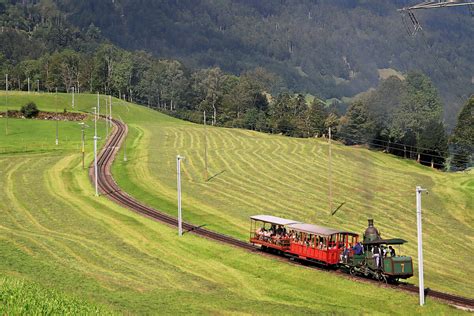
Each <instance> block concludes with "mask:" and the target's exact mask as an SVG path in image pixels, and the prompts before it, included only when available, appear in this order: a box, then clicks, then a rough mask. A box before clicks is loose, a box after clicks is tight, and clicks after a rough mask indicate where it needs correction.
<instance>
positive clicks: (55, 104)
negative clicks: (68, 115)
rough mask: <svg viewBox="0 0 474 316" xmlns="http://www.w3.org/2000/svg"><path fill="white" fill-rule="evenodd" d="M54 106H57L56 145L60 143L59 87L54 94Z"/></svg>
mask: <svg viewBox="0 0 474 316" xmlns="http://www.w3.org/2000/svg"><path fill="white" fill-rule="evenodd" d="M54 107H55V108H56V146H58V145H59V120H58V117H57V116H58V88H56V93H55V94H54Z"/></svg>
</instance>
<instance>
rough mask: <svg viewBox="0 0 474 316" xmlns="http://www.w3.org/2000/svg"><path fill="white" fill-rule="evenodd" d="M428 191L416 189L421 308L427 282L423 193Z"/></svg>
mask: <svg viewBox="0 0 474 316" xmlns="http://www.w3.org/2000/svg"><path fill="white" fill-rule="evenodd" d="M424 191H426V189H422V188H421V187H420V186H417V187H416V223H417V235H418V283H419V284H418V287H419V294H420V306H423V305H425V280H424V277H423V234H422V230H421V193H422V192H424Z"/></svg>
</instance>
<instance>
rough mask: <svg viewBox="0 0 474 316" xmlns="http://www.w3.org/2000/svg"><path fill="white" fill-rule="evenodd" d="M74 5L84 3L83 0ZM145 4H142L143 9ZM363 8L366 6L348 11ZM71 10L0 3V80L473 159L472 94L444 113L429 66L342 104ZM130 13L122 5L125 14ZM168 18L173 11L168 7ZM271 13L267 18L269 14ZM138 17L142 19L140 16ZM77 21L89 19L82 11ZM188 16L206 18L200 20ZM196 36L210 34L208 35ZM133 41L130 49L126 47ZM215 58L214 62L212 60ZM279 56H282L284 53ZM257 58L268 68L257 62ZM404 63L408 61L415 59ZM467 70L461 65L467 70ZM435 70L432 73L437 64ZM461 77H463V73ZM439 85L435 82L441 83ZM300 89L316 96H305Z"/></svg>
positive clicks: (274, 73) (431, 156)
mask: <svg viewBox="0 0 474 316" xmlns="http://www.w3.org/2000/svg"><path fill="white" fill-rule="evenodd" d="M368 2H371V1H368ZM81 3H82V5H85V4H86V3H88V1H84V2H81ZM171 3H172V4H174V5H176V6H177V7H179V8H175V7H173V6H171V7H167V6H162V7H163V8H165V7H166V8H167V10H171V11H170V14H171V13H173V12H174V14H177V12H181V11H180V10H185V8H186V5H189V3H187V1H172V2H171ZM205 3H207V2H206V1H200V2H198V4H197V7H198V8H199V7H200V6H201V5H204V4H205ZM219 3H222V4H225V3H227V2H226V1H222V2H219ZM262 3H266V2H262ZM278 3H280V2H278ZM112 4H113V5H116V6H124V5H125V4H126V1H124V2H120V3H119V2H118V1H115V2H112ZM90 5H91V7H89V9H90V10H89V11H87V10H86V8H85V7H84V8H82V7H81V8H82V9H83V10H85V11H84V12H86V11H87V12H94V14H96V13H97V12H102V11H101V10H106V9H105V8H107V5H106V4H103V3H100V4H99V3H95V4H90ZM108 5H110V3H109V4H108ZM155 5H158V4H157V3H155ZM281 5H282V6H284V5H285V1H281ZM346 5H347V4H346ZM102 6H105V8H103V7H102ZM143 6H145V7H146V6H148V4H147V1H144V3H143ZM236 6H237V7H238V8H240V9H239V10H243V9H242V8H241V7H240V6H249V7H252V8H253V9H252V10H257V9H258V10H257V11H258V12H260V13H261V14H263V13H262V12H267V11H268V10H274V11H272V12H274V15H275V14H276V12H280V11H281V10H283V7H279V6H275V7H273V8H270V7H266V6H263V5H262V6H263V7H262V8H258V6H256V7H255V6H254V5H251V4H250V2H249V3H247V2H246V1H236ZM153 8H154V7H153V5H151V4H150V11H152V9H153ZM216 8H219V6H212V8H209V11H206V12H212V10H217V9H216ZM296 8H298V6H296ZM363 8H364V6H362V8H353V9H354V10H362V9H363ZM369 8H370V10H375V9H374V8H373V7H367V8H365V9H366V10H369ZM211 9H212V10H211ZM75 10H76V11H75ZM77 10H78V8H76V4H75V3H67V2H62V1H51V0H41V1H18V2H17V1H0V22H1V25H2V29H1V32H0V40H1V41H2V46H1V48H0V67H1V70H2V73H4V74H6V75H8V78H7V77H5V78H1V80H0V82H2V83H3V84H2V85H3V86H5V87H6V86H8V88H9V89H10V90H12V89H16V90H28V89H31V90H40V91H47V92H52V91H55V90H56V89H58V90H59V91H67V92H72V91H73V90H74V91H75V92H101V93H105V94H112V95H115V96H120V97H121V98H126V99H128V100H130V101H133V102H137V103H140V104H143V105H145V106H149V107H153V108H157V109H159V110H161V111H164V112H166V113H169V114H171V115H173V116H177V117H180V118H183V119H186V120H190V121H194V122H199V123H202V122H203V113H204V111H205V112H206V113H207V123H208V124H212V125H219V126H228V127H239V128H247V129H252V130H258V131H262V132H269V133H278V134H283V135H288V136H293V137H322V136H324V137H327V134H328V129H329V128H331V130H332V137H333V138H335V139H339V140H341V141H342V142H344V143H345V144H347V145H361V144H364V145H366V146H369V147H372V148H374V149H379V150H384V151H386V152H388V153H392V154H395V155H399V156H402V157H406V158H409V159H416V160H418V161H419V162H420V163H423V164H426V165H431V166H433V167H436V168H440V169H447V170H462V169H466V168H468V167H469V166H471V165H472V160H473V154H472V153H473V148H474V144H473V139H474V138H473V131H472V130H473V128H474V122H473V117H472V106H473V100H472V98H471V99H470V100H468V101H464V102H463V103H462V106H463V107H462V110H461V111H460V114H459V116H458V115H456V114H457V113H456V114H453V109H452V108H450V109H449V110H447V107H446V106H444V104H445V102H443V98H442V97H441V95H440V93H439V91H438V89H437V87H438V84H436V76H434V79H433V77H432V76H431V75H430V73H432V71H429V70H428V71H427V72H424V71H407V72H404V73H403V74H404V75H403V77H401V78H400V77H396V76H393V77H389V78H387V79H384V80H381V81H379V80H378V79H374V80H373V81H372V80H369V81H367V82H366V84H362V85H361V86H359V87H358V88H357V89H355V90H352V91H351V92H350V93H349V92H347V94H348V95H351V96H352V98H351V101H350V102H349V103H348V104H345V103H343V102H340V101H338V100H337V99H330V98H333V97H342V96H344V95H345V94H346V92H344V93H341V92H340V91H342V90H339V89H340V88H341V86H339V87H336V86H332V87H331V86H328V85H326V83H322V82H320V83H318V84H315V85H314V86H305V85H300V84H295V82H292V81H291V80H290V81H289V80H288V76H287V73H286V72H285V71H283V72H281V71H279V69H276V68H272V67H263V66H261V65H260V64H259V63H248V64H246V65H245V67H241V68H233V67H227V66H226V65H225V64H223V65H222V67H221V66H219V65H217V64H219V62H218V61H219V57H218V56H217V55H218V54H214V53H212V54H211V53H210V55H209V56H208V59H209V63H207V64H206V63H200V62H197V63H195V62H191V63H187V60H188V59H187V58H184V59H182V58H181V57H183V56H184V55H189V56H195V55H194V53H193V52H186V50H184V51H183V52H182V53H181V54H178V53H175V52H173V50H172V49H171V48H172V45H170V44H167V43H162V44H163V45H164V46H169V47H170V50H169V51H168V53H169V54H170V56H171V57H172V58H162V57H159V54H158V56H157V54H151V53H149V52H147V51H145V50H134V51H130V50H125V49H123V48H119V47H118V46H116V45H115V44H113V42H112V41H111V40H110V39H109V37H108V36H107V35H106V34H107V32H109V31H108V30H107V28H104V26H103V25H101V24H97V25H98V26H96V25H95V24H94V23H93V22H91V23H88V24H87V25H84V26H83V27H81V26H77V25H75V24H74V19H75V18H74V17H75V16H76V14H77V12H79V11H77ZM379 10H381V11H380V12H382V11H384V10H385V9H384V8H383V6H382V7H380V8H379ZM132 11H133V10H132V9H130V10H127V11H124V12H128V13H130V12H132ZM198 11H199V10H198ZM64 12H72V13H68V14H66V13H64ZM81 12H82V11H81ZM193 12H194V11H193ZM239 12H240V11H239ZM252 12H254V11H251V12H250V13H249V16H253V15H252V14H253V13H252ZM310 12H312V11H310ZM267 13H268V12H267ZM280 13H281V12H280ZM241 14H243V13H241ZM311 14H312V15H311V19H313V18H314V19H316V16H317V13H316V12H314V13H311ZM313 14H314V15H313ZM170 16H171V17H173V15H172V14H171V15H170ZM271 16H272V15H269V16H268V17H267V18H268V19H270V18H271ZM143 17H144V18H146V14H145V13H144V15H143ZM183 18H184V19H185V18H186V17H183ZM188 18H191V17H188ZM110 19H111V20H108V18H107V16H105V21H106V23H105V25H108V26H110V25H117V23H118V24H120V23H119V22H118V21H115V20H113V19H112V18H111V17H110ZM136 19H138V17H136ZM136 19H134V20H136ZM311 19H310V20H311ZM80 20H81V21H88V20H87V19H86V18H81V19H80ZM114 21H115V22H114ZM196 21H198V22H199V23H201V22H202V23H204V22H203V21H204V18H203V19H198V20H196ZM303 24H304V23H303ZM229 27H230V26H229ZM279 27H281V26H279ZM197 28H198V29H199V27H197ZM150 29H153V28H150ZM155 30H156V29H155ZM157 30H161V31H160V32H158V33H160V34H162V35H163V38H166V37H167V36H168V35H167V34H168V33H167V30H166V29H163V30H162V29H160V28H157ZM122 31H123V32H122V33H121V34H123V35H124V36H125V37H126V36H129V35H127V34H128V33H127V30H122ZM175 31H176V32H178V31H179V30H175ZM183 32H184V31H183ZM247 35H249V34H247ZM130 36H132V35H130ZM202 36H203V38H204V37H205V38H207V39H212V38H213V36H209V34H207V35H205V36H204V35H202ZM224 37H225V38H227V36H224ZM136 38H141V39H147V38H148V39H150V40H151V39H153V36H151V35H147V34H144V35H143V36H141V37H136ZM230 38H232V37H230ZM112 40H113V39H112ZM130 43H133V41H131V42H130ZM163 45H161V46H160V47H163ZM183 45H184V44H183ZM219 45H220V44H219ZM226 45H227V44H226ZM229 45H230V44H229ZM229 45H228V46H226V47H227V50H228V51H229V52H233V53H236V52H235V50H233V49H232V46H231V45H230V46H229ZM236 45H237V44H236ZM239 45H240V44H238V45H237V46H239ZM292 45H293V44H292ZM466 45H470V44H469V43H467V44H466ZM191 46H192V47H194V46H193V45H191ZM244 46H245V45H244ZM296 46H297V45H296V44H295V47H296ZM321 46H324V45H322V44H321ZM239 47H241V46H239ZM291 47H292V46H290V48H291ZM318 47H319V46H318ZM131 48H135V47H134V46H133V45H132V46H131ZM241 48H242V47H241ZM268 49H269V48H268ZM292 49H294V50H296V48H291V49H290V50H289V52H290V53H291V51H292ZM331 50H332V51H334V50H335V51H344V49H343V48H340V47H333V48H332V49H331ZM278 51H279V50H278V49H277V48H275V49H272V52H273V53H275V54H276V53H277V52H278ZM233 53H232V54H233ZM460 53H462V52H460ZM302 54H303V53H302ZM165 55H166V54H165ZM277 55H278V54H277ZM290 55H293V54H290ZM290 55H289V56H290ZM214 56H215V57H216V59H215V60H214V62H211V60H213V58H214ZM305 56H307V55H305ZM274 57H275V56H274ZM192 58H194V57H192ZM275 58H277V57H275ZM278 58H279V57H278ZM281 58H283V59H285V57H283V55H282V56H281ZM291 58H293V57H291ZM291 58H290V59H291ZM305 58H309V57H305ZM469 58H472V56H470V57H467V56H466V59H463V60H464V61H465V62H466V63H467V64H469V67H472V61H471V62H470V61H469ZM225 59H226V60H228V61H229V62H230V61H232V60H234V61H235V60H244V59H239V58H237V56H227V57H226V58H225ZM283 59H282V60H283ZM313 59H314V60H313V62H315V63H316V62H323V61H321V60H324V58H323V57H321V58H313ZM346 62H347V60H346ZM263 64H265V65H266V63H264V62H263ZM349 64H351V65H352V66H351V69H352V72H351V71H349V72H346V70H347V69H346V70H344V68H341V69H340V71H339V72H338V76H339V77H341V78H350V77H351V76H353V75H354V76H355V74H356V73H360V72H363V71H366V70H367V69H369V68H370V67H369V68H366V67H365V66H364V65H363V64H360V65H359V66H358V67H359V69H360V71H354V69H355V68H353V67H354V65H355V64H354V63H352V62H351V63H349ZM209 65H211V66H209ZM206 66H209V67H206ZM333 66H334V67H336V68H337V63H336V64H333V65H332V66H331V67H333ZM314 67H315V69H318V71H319V73H322V72H327V74H330V73H335V72H334V71H335V69H336V68H333V69H326V68H325V67H330V66H329V64H326V66H323V65H321V64H320V65H317V64H315V65H314ZM377 67H379V66H377ZM407 67H408V68H412V67H414V65H412V66H407ZM466 67H467V66H466ZM466 67H464V68H463V71H464V70H465V69H469V67H467V68H466ZM448 68H449V69H450V70H449V71H454V70H453V69H458V68H456V67H451V66H450V67H448ZM439 69H442V66H440V68H439ZM439 69H437V70H436V71H441V70H439ZM280 70H281V69H280ZM446 71H447V70H446ZM458 71H461V70H459V69H458ZM351 73H352V75H351ZM471 73H472V72H471ZM445 75H446V74H445ZM452 75H454V74H452ZM456 75H461V73H459V74H456ZM358 76H359V75H357V76H355V77H358ZM2 77H3V76H2ZM459 78H460V79H459V80H461V79H462V78H463V75H462V76H460V77H459ZM7 79H8V83H7V82H6V80H7ZM308 80H309V79H308ZM345 80H346V79H345ZM357 80H359V79H357ZM357 80H356V81H357ZM360 80H362V79H360ZM364 80H365V79H364ZM364 80H362V81H361V82H363V81H364ZM349 81H350V82H352V83H350V84H349V83H348V84H347V85H346V88H348V87H349V86H352V85H353V84H354V85H356V84H355V83H354V82H355V81H354V82H353V80H347V82H349ZM371 86H373V87H375V88H372V89H370V90H368V91H367V92H364V93H361V94H359V95H357V96H356V97H354V94H355V93H356V92H360V91H363V90H367V88H369V87H371ZM352 87H355V86H352ZM462 87H463V86H462V85H461V87H460V88H457V89H461V90H462V89H463V88H462ZM351 89H352V88H351ZM442 89H443V85H441V89H440V90H442ZM338 91H339V92H338ZM307 92H311V94H312V95H315V96H316V97H312V96H308V95H307ZM451 92H452V91H451ZM456 93H458V92H456ZM459 93H461V92H459ZM466 99H467V98H466ZM446 113H450V115H451V116H453V117H454V119H453V121H454V122H455V123H454V124H453V126H454V129H453V133H452V135H450V136H449V137H448V134H447V132H446V130H447V126H446V120H445V116H444V115H446ZM457 117H458V118H459V119H458V120H456V118H457Z"/></svg>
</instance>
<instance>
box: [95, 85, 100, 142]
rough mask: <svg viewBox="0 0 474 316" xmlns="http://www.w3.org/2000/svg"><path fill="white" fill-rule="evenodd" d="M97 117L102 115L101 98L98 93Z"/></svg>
mask: <svg viewBox="0 0 474 316" xmlns="http://www.w3.org/2000/svg"><path fill="white" fill-rule="evenodd" d="M96 114H97V116H99V115H100V97H99V92H97V113H96ZM96 135H97V133H96Z"/></svg>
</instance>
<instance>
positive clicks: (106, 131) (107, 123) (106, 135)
mask: <svg viewBox="0 0 474 316" xmlns="http://www.w3.org/2000/svg"><path fill="white" fill-rule="evenodd" d="M107 103H108V101H107V96H105V138H106V139H107V137H108V136H109V117H108V115H107V111H108V110H107V109H108V107H109V106H108V104H107Z"/></svg>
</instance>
